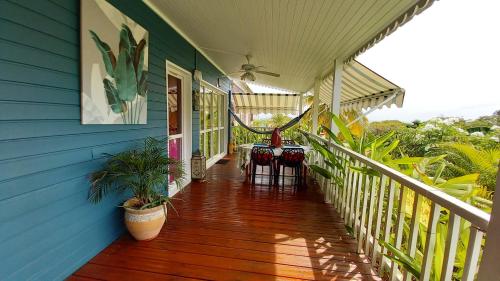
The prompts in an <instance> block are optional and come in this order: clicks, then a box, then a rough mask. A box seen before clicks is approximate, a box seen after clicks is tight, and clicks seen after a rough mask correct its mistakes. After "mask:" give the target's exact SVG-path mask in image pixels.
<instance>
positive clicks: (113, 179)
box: [89, 137, 185, 240]
mask: <svg viewBox="0 0 500 281" xmlns="http://www.w3.org/2000/svg"><path fill="white" fill-rule="evenodd" d="M106 156H107V157H108V158H109V159H108V161H107V162H106V164H105V165H104V167H103V168H102V169H101V170H99V171H95V172H93V173H92V174H91V175H90V181H91V187H90V192H89V200H90V201H91V202H93V203H97V202H100V201H101V200H102V198H103V197H104V196H105V195H107V194H109V193H111V192H115V193H123V192H130V193H132V195H133V197H132V198H130V199H129V200H127V201H125V203H124V204H123V205H122V207H123V208H124V209H125V225H126V226H127V229H128V231H129V232H130V234H131V235H132V236H133V237H134V238H135V239H136V240H151V239H154V238H155V237H156V236H158V234H159V233H160V230H161V228H162V226H163V224H164V223H165V220H166V217H167V205H170V206H172V203H171V201H170V198H169V197H168V195H167V189H168V185H169V183H170V181H171V180H172V181H174V182H175V183H176V184H177V186H181V185H180V183H181V181H182V180H183V179H184V177H185V171H184V167H183V163H182V162H181V161H178V160H176V159H172V158H169V157H168V156H167V152H166V141H165V140H157V139H155V138H151V137H148V138H147V139H145V141H144V146H143V147H142V148H140V149H131V150H128V151H124V152H121V153H118V154H115V155H112V154H106Z"/></svg>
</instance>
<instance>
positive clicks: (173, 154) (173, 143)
mask: <svg viewBox="0 0 500 281" xmlns="http://www.w3.org/2000/svg"><path fill="white" fill-rule="evenodd" d="M168 157H170V158H173V159H177V160H182V139H181V138H178V139H171V140H168ZM169 181H170V182H172V181H173V178H172V177H171V176H170V177H169Z"/></svg>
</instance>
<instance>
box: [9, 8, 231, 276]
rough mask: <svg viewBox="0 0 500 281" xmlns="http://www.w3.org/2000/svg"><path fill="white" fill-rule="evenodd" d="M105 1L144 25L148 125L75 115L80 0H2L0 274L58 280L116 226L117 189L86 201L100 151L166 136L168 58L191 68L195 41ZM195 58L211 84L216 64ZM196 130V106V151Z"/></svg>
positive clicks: (145, 14)
mask: <svg viewBox="0 0 500 281" xmlns="http://www.w3.org/2000/svg"><path fill="white" fill-rule="evenodd" d="M110 2H111V4H113V5H114V6H115V7H116V8H118V9H120V10H121V11H122V12H124V13H126V14H127V15H128V16H129V17H131V18H132V19H134V20H135V21H136V22H138V23H139V24H141V25H142V26H143V27H144V28H146V29H147V30H148V31H149V34H150V36H149V38H150V46H149V71H150V78H149V88H150V92H149V95H148V101H149V103H148V124H147V125H81V124H80V20H79V17H80V11H79V10H80V3H79V1H77V0H72V1H70V0H50V1H49V0H38V1H31V0H12V1H0V260H1V261H2V262H1V263H0V276H1V279H2V280H27V279H29V278H32V279H35V280H62V279H64V278H65V277H67V276H68V275H69V274H70V273H72V272H73V271H74V270H76V269H77V268H78V267H79V266H81V265H82V264H84V263H85V262H86V261H88V260H89V259H90V258H92V257H93V256H94V255H95V254H97V253H98V252H99V251H101V250H102V249H103V248H104V247H106V246H107V245H108V244H109V243H110V242H112V241H113V240H115V239H116V238H117V237H118V236H119V235H120V234H121V233H122V232H123V230H124V228H123V226H122V211H121V209H119V208H117V207H116V206H117V205H118V204H119V203H120V202H121V201H122V200H123V198H117V197H115V196H111V197H108V198H106V199H105V200H104V201H103V202H101V203H100V204H98V205H92V204H90V203H89V202H88V201H87V194H88V187H89V183H88V179H87V175H88V174H89V173H90V172H91V171H94V170H96V169H98V168H99V167H100V166H101V164H102V163H103V159H102V153H104V152H109V153H115V152H119V151H122V150H124V149H127V148H129V147H131V146H132V145H134V144H136V143H138V142H140V141H141V140H142V139H143V138H144V137H147V136H153V137H166V133H167V128H166V125H167V124H166V116H167V113H166V106H167V105H166V99H165V60H170V61H172V62H173V63H175V64H177V65H179V66H181V67H183V68H185V69H186V70H188V71H192V70H193V69H194V68H195V50H194V48H193V47H192V46H191V45H190V44H189V43H188V42H187V41H186V40H184V39H183V38H182V37H181V36H180V35H179V34H177V33H176V32H175V31H174V30H173V29H172V28H171V27H170V26H168V25H167V24H166V23H165V22H164V21H163V20H162V19H161V18H159V17H158V16H157V15H156V14H154V13H153V12H152V11H151V10H150V9H149V8H148V7H147V6H146V5H145V4H144V3H143V2H142V1H140V0H113V1H110ZM197 61H198V69H200V70H201V71H202V72H203V77H204V79H205V80H207V81H208V82H210V83H212V84H216V83H217V78H218V77H220V76H221V73H220V72H219V71H217V69H216V68H215V67H214V66H213V65H211V64H210V63H209V62H208V61H207V60H206V59H205V58H204V57H203V56H201V55H200V54H198V59H197ZM223 88H224V89H225V90H226V91H227V90H228V89H229V83H228V81H224V85H223ZM198 138H199V114H198V112H193V151H194V150H196V149H198V143H199V141H198Z"/></svg>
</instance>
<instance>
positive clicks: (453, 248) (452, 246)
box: [441, 211, 460, 281]
mask: <svg viewBox="0 0 500 281" xmlns="http://www.w3.org/2000/svg"><path fill="white" fill-rule="evenodd" d="M459 230H460V217H459V216H458V215H456V214H455V213H453V212H451V211H450V218H449V220H448V235H447V236H446V247H445V249H444V261H443V269H442V271H441V281H448V280H451V277H452V274H453V265H454V264H455V254H456V253H457V244H458V236H459Z"/></svg>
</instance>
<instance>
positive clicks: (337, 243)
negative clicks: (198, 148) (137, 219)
mask: <svg viewBox="0 0 500 281" xmlns="http://www.w3.org/2000/svg"><path fill="white" fill-rule="evenodd" d="M235 162H236V161H229V162H228V163H226V164H217V165H214V166H213V167H212V168H210V169H209V171H208V176H207V181H206V182H204V183H192V184H190V185H189V186H188V187H187V188H186V189H185V190H184V192H183V193H182V194H178V195H177V196H176V197H177V198H179V199H182V200H176V202H175V205H176V209H177V210H178V212H179V216H177V215H176V214H175V212H173V211H170V212H169V217H168V221H167V223H166V224H165V226H164V227H163V230H162V232H161V233H160V235H159V237H158V238H156V239H155V240H153V241H148V242H137V241H135V240H133V239H132V238H131V237H130V236H129V235H128V234H125V235H123V236H122V237H121V238H119V239H118V240H116V241H115V242H114V243H113V244H111V245H110V246H109V247H107V248H106V249H104V250H103V251H102V252H101V253H99V254H98V255H97V256H96V257H94V258H93V259H92V260H90V261H89V263H87V264H86V265H84V266H83V267H82V268H80V269H79V270H78V271H77V272H75V273H74V275H73V276H71V277H70V278H69V280H93V279H99V280H153V279H154V280H200V279H201V280H258V281H264V280H381V279H380V278H379V277H378V276H377V275H376V273H375V272H374V271H373V270H372V268H371V266H370V263H369V260H368V259H367V258H365V257H364V256H363V255H358V254H356V244H355V240H354V239H353V238H351V237H350V236H349V235H348V233H347V232H346V230H345V228H344V224H343V221H342V219H341V218H340V217H339V215H338V214H337V213H336V211H335V210H334V209H333V207H332V206H330V205H329V204H326V203H324V202H323V198H322V196H321V195H320V194H319V192H318V191H317V189H316V186H314V185H312V184H309V187H308V188H307V189H299V190H296V189H295V188H292V187H290V186H285V188H284V190H283V189H282V188H279V189H277V188H276V187H273V188H269V187H268V186H267V185H256V186H254V187H252V186H251V185H250V184H249V183H246V182H244V177H243V176H242V175H241V174H240V171H239V170H238V169H237V167H236V164H235Z"/></svg>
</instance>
